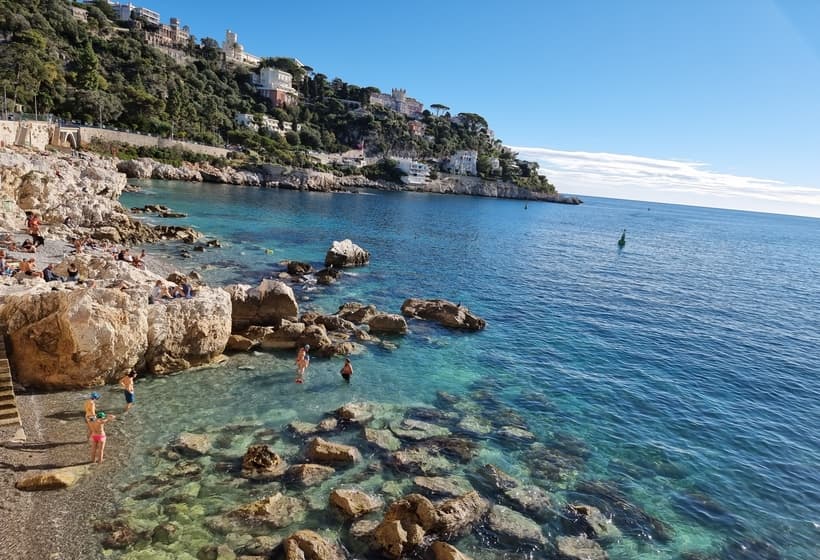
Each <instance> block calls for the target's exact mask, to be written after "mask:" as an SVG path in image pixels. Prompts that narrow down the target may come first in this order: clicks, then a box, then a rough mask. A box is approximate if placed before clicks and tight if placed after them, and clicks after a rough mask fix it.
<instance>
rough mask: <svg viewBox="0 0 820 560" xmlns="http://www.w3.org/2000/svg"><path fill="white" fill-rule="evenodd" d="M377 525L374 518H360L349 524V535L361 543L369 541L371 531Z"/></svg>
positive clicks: (371, 535) (371, 536)
mask: <svg viewBox="0 0 820 560" xmlns="http://www.w3.org/2000/svg"><path fill="white" fill-rule="evenodd" d="M378 526H379V522H378V521H377V520H375V519H360V520H358V521H356V522H354V523H353V524H352V525H351V526H350V532H349V534H350V537H351V538H352V539H355V540H357V541H360V542H363V543H367V544H369V543H370V539H372V538H373V531H375V530H376V527H378Z"/></svg>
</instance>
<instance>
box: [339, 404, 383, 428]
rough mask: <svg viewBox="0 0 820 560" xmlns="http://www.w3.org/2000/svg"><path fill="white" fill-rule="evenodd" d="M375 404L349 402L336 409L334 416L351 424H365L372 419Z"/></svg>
mask: <svg viewBox="0 0 820 560" xmlns="http://www.w3.org/2000/svg"><path fill="white" fill-rule="evenodd" d="M375 408H376V405H374V404H373V403H369V402H351V403H347V404H346V405H344V406H342V407H340V408H338V409H336V417H337V418H339V420H341V421H343V422H348V423H351V424H366V423H367V422H369V421H370V420H372V419H373V415H374V410H375Z"/></svg>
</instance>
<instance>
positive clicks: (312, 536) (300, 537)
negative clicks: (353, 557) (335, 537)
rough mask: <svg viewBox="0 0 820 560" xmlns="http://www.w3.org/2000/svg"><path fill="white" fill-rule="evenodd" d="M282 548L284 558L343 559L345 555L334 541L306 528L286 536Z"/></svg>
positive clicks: (287, 559)
mask: <svg viewBox="0 0 820 560" xmlns="http://www.w3.org/2000/svg"><path fill="white" fill-rule="evenodd" d="M282 550H283V552H284V560H345V558H346V557H347V556H346V555H345V554H344V552H343V551H342V550H341V549H340V548H339V546H338V545H337V544H336V543H332V542H330V541H328V540H327V539H325V538H324V537H322V536H321V535H320V534H318V533H316V532H314V531H309V530H306V529H305V530H302V531H297V532H295V533H293V534H292V535H291V536H289V537H288V538H286V539H285V540H284V542H283V543H282Z"/></svg>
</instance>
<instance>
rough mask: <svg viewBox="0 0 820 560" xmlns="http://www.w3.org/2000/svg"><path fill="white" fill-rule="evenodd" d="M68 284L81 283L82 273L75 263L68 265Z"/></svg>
mask: <svg viewBox="0 0 820 560" xmlns="http://www.w3.org/2000/svg"><path fill="white" fill-rule="evenodd" d="M65 281H66V282H77V283H79V282H80V271H79V270H78V269H77V265H76V264H75V263H71V264H70V265H68V276H67V277H66V280H65Z"/></svg>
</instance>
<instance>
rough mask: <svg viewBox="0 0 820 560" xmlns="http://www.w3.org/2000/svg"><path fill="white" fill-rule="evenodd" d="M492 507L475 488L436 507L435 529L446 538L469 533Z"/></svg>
mask: <svg viewBox="0 0 820 560" xmlns="http://www.w3.org/2000/svg"><path fill="white" fill-rule="evenodd" d="M489 509H490V503H489V502H488V501H487V500H485V499H484V498H482V497H481V496H480V495H479V494H478V492H476V491H475V490H473V491H472V492H468V493H467V494H464V495H463V496H459V497H457V498H452V499H450V500H447V501H446V502H444V503H442V504H440V505H439V506H438V507H437V509H436V523H435V526H434V528H435V531H436V532H437V533H439V534H441V535H443V536H444V537H445V538H446V539H450V538H452V537H457V536H460V535H465V534H467V533H468V532H469V531H470V530H471V529H472V528H473V526H474V525H475V524H476V523H478V521H479V520H480V519H481V518H482V517H484V514H486V513H487V511H488V510H489Z"/></svg>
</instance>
